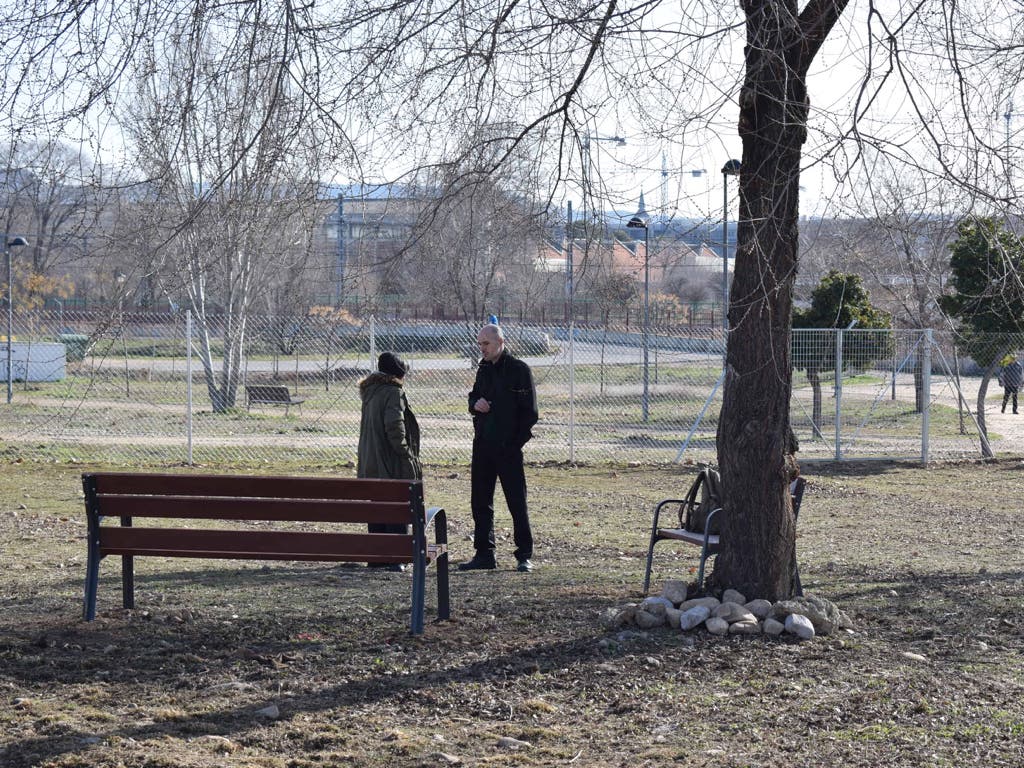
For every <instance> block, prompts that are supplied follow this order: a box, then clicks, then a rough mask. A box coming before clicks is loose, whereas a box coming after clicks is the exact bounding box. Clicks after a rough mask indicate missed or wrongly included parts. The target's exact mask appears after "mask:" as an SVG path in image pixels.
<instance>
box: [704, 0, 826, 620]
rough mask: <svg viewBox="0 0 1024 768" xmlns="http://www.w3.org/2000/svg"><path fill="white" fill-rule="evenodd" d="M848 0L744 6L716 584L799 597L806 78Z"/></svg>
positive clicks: (771, 0) (763, 0)
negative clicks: (795, 411)
mask: <svg viewBox="0 0 1024 768" xmlns="http://www.w3.org/2000/svg"><path fill="white" fill-rule="evenodd" d="M844 7H845V2H835V0H822V2H815V0H811V2H810V3H809V4H808V5H807V6H806V7H805V8H804V11H803V12H802V13H800V12H799V10H798V8H797V5H796V3H795V2H792V1H791V0H786V1H779V0H744V1H743V9H744V12H745V15H746V20H747V23H746V27H747V45H746V49H745V60H746V76H745V80H744V85H743V89H742V91H741V92H740V122H739V132H740V137H741V138H742V140H743V156H742V160H741V162H742V170H741V173H740V185H739V186H740V203H739V225H738V230H737V232H738V234H737V251H736V266H735V270H734V277H733V284H732V290H731V292H730V296H731V298H730V301H729V329H730V332H729V339H728V348H727V352H726V376H725V390H724V393H723V403H722V412H721V417H720V419H719V426H718V462H719V468H720V470H721V473H722V485H723V490H724V496H725V505H724V506H725V509H726V510H727V512H728V514H727V515H726V519H725V525H724V530H723V536H722V540H723V550H722V552H721V553H720V554H719V555H718V557H717V559H716V562H715V570H714V573H713V574H712V586H713V587H716V588H726V587H733V588H736V589H738V590H740V591H741V592H743V594H745V595H746V596H747V597H748V598H754V597H763V598H767V599H769V600H777V599H781V598H785V597H789V596H791V595H792V593H793V563H794V557H795V541H796V526H795V524H794V521H793V513H792V509H791V506H790V500H789V493H788V484H789V480H790V478H789V471H788V469H787V467H788V464H787V458H786V453H787V450H789V446H790V441H789V439H788V438H789V436H790V428H789V403H790V391H791V388H792V368H791V364H790V328H791V325H792V305H793V283H794V279H795V277H796V267H797V242H798V241H797V221H798V215H799V200H798V194H799V185H800V159H801V152H802V146H803V143H804V141H805V139H806V135H807V114H808V100H807V90H806V75H807V69H808V67H809V65H810V62H811V61H812V60H813V58H814V56H815V54H816V53H817V51H818V49H819V47H820V45H821V43H822V42H823V40H824V38H825V36H826V35H827V34H828V32H829V30H830V29H831V28H832V27H833V26H834V24H835V21H836V20H837V19H838V18H839V16H840V15H841V13H842V11H843V8H844Z"/></svg>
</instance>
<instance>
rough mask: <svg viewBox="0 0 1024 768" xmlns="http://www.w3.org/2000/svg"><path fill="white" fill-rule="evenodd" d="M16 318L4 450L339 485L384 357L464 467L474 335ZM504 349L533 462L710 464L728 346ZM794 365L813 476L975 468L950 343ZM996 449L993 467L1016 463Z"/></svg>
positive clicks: (840, 352) (577, 332)
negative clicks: (307, 471)
mask: <svg viewBox="0 0 1024 768" xmlns="http://www.w3.org/2000/svg"><path fill="white" fill-rule="evenodd" d="M14 317H15V322H14V333H13V334H12V335H11V338H10V340H9V343H8V344H7V347H6V349H3V350H0V355H2V356H3V358H4V362H3V363H0V372H3V373H4V377H5V379H6V382H5V383H6V384H7V392H8V397H7V403H6V405H4V406H3V409H2V411H0V413H2V416H0V440H2V441H3V443H4V445H5V446H6V447H7V448H8V450H10V449H12V448H16V449H17V450H19V451H40V452H45V453H46V454H47V455H51V456H56V457H62V458H65V459H67V458H74V457H77V456H83V455H85V456H88V457H89V458H90V460H91V461H95V460H98V459H104V460H108V461H110V462H114V463H129V464H131V463H136V462H137V463H153V462H157V463H172V464H173V463H187V464H198V465H204V466H217V465H228V464H242V465H252V464H256V465H274V464H285V463H287V464H288V465H289V466H292V467H295V466H302V465H308V466H311V467H313V466H317V467H322V466H336V465H345V464H348V463H350V462H354V461H355V458H356V446H357V442H358V431H359V413H360V398H359V387H358V384H359V381H360V380H361V379H362V378H363V377H364V376H365V375H366V374H367V373H368V372H369V371H370V370H371V369H372V368H373V367H374V363H375V361H376V356H377V354H378V353H379V352H381V351H384V350H387V349H390V350H394V351H397V352H398V353H399V354H401V355H402V356H403V357H404V358H405V359H406V361H407V362H408V363H409V365H410V373H409V375H408V377H407V379H406V388H407V390H408V395H409V401H410V403H411V406H412V408H413V410H414V411H415V413H416V415H417V418H418V420H419V422H420V426H421V430H422V435H423V445H422V457H423V460H424V462H425V463H428V464H439V465H443V464H464V463H466V462H467V461H468V458H469V454H470V448H471V439H472V425H471V420H470V415H469V411H468V402H467V394H468V391H469V389H470V388H471V386H472V383H473V378H474V372H475V366H476V345H475V339H476V332H477V324H475V323H472V324H470V323H467V324H440V323H422V322H419V323H409V322H403V321H400V320H385V319H377V318H373V317H368V318H366V319H365V320H363V321H361V322H358V323H353V322H343V321H340V320H337V321H336V320H334V319H331V317H324V316H295V317H249V318H247V320H246V322H245V324H244V325H241V324H239V322H238V320H237V318H236V319H231V320H230V321H229V319H227V318H222V317H213V318H205V319H204V320H203V321H202V322H200V321H199V320H197V318H195V317H194V316H193V315H192V314H191V313H188V312H182V313H180V314H174V315H154V314H144V313H140V312H114V313H106V314H100V313H89V314H86V313H75V312H71V311H62V312H60V313H57V312H49V311H33V312H26V313H15V316H14ZM504 330H505V333H506V335H507V341H508V346H509V348H510V350H511V351H512V352H513V353H514V354H516V355H517V356H520V357H522V358H524V359H525V360H526V361H527V362H528V363H529V364H530V365H531V367H532V369H533V373H534V378H535V381H536V385H537V392H538V400H539V404H540V412H541V420H540V423H539V424H538V425H537V427H536V428H535V430H534V431H535V438H534V440H533V441H532V442H531V444H530V445H529V446H528V448H527V458H528V460H531V461H551V462H604V461H612V462H630V461H641V462H674V461H686V460H692V461H714V460H715V433H716V429H717V426H718V413H719V410H720V408H721V395H722V385H723V379H724V374H723V350H724V338H723V332H722V330H721V329H719V328H712V327H707V328H703V329H700V328H686V329H669V328H657V327H652V328H650V329H648V332H647V333H645V332H644V329H642V328H640V327H636V326H631V327H599V326H590V327H575V326H573V327H569V328H566V327H554V326H549V327H539V326H517V325H510V326H504ZM232 339H235V340H236V342H237V343H236V345H235V346H234V347H233V346H232ZM1016 343H1017V344H1018V345H1019V344H1021V343H1022V342H1021V340H1016ZM225 360H226V361H227V362H225ZM791 360H792V367H793V379H792V381H793V392H792V424H793V429H794V432H795V434H796V436H797V438H798V440H799V442H800V453H799V457H800V459H801V461H806V460H814V459H831V460H834V459H839V460H855V459H858V460H860V459H909V460H925V461H926V460H928V459H938V458H952V457H963V456H978V455H980V439H979V426H978V420H977V413H976V411H977V394H978V389H979V385H980V383H981V381H982V371H981V370H980V368H979V366H978V365H977V364H976V363H975V362H974V361H972V360H971V359H970V358H969V357H968V356H967V355H966V354H965V351H964V350H963V349H961V348H960V347H959V346H958V342H957V339H956V338H955V337H954V336H953V335H952V334H950V333H939V332H935V331H931V330H894V331H866V330H857V329H853V330H797V331H794V333H793V346H792V350H791ZM779 375H780V376H781V375H784V371H780V372H779ZM268 384H275V385H282V386H285V387H287V388H288V391H289V394H290V396H291V397H293V398H296V399H302V400H303V402H302V403H301V405H292V406H290V407H289V408H288V409H287V410H286V409H285V408H284V407H282V406H276V405H270V404H263V403H256V404H252V405H251V406H250V407H247V402H246V387H247V386H253V385H268ZM988 394H989V395H990V397H989V401H990V404H989V411H990V412H992V411H995V412H998V409H997V408H995V407H993V403H994V404H995V405H998V400H997V398H998V397H999V396H1000V394H1001V390H999V389H998V387H996V386H995V382H994V381H993V382H992V387H990V388H989V392H988ZM989 432H990V435H989V439H990V443H991V447H992V449H993V451H994V452H996V453H999V452H1004V453H1006V452H1017V451H1019V450H1020V447H1019V446H1018V445H1017V444H1016V442H1015V441H1014V440H1013V439H1011V438H1010V437H1009V436H1006V435H1001V434H999V432H998V430H996V429H993V428H992V427H991V426H990V429H989Z"/></svg>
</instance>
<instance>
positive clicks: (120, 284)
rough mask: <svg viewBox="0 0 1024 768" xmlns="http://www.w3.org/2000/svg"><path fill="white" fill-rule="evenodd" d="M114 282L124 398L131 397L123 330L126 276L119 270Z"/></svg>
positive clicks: (129, 372)
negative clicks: (122, 361) (122, 366)
mask: <svg viewBox="0 0 1024 768" xmlns="http://www.w3.org/2000/svg"><path fill="white" fill-rule="evenodd" d="M114 281H115V282H116V283H117V325H118V333H119V334H120V336H121V351H122V352H124V396H125V397H131V396H132V389H131V369H130V368H129V366H128V339H127V338H126V335H125V330H124V291H125V283H126V282H127V281H128V275H126V274H125V273H124V272H122V271H121V270H117V272H115V273H114Z"/></svg>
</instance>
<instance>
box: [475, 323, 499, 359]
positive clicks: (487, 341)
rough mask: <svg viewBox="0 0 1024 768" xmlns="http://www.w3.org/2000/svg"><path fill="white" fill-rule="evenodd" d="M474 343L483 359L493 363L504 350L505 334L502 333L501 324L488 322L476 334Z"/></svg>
mask: <svg viewBox="0 0 1024 768" xmlns="http://www.w3.org/2000/svg"><path fill="white" fill-rule="evenodd" d="M476 343H477V346H478V347H480V354H481V355H482V356H483V358H484V360H486V361H487V362H489V363H493V362H494V361H495V360H497V359H498V358H499V357H501V353H502V352H504V351H505V334H504V333H502V331H501V326H498V325H495V324H494V323H488V324H487V325H485V326H484V327H483V328H481V329H480V333H478V334H477V335H476Z"/></svg>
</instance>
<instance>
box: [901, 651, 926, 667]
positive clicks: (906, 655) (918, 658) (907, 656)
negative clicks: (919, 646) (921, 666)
mask: <svg viewBox="0 0 1024 768" xmlns="http://www.w3.org/2000/svg"><path fill="white" fill-rule="evenodd" d="M900 656H902V657H903V658H905V659H910V660H911V661H923V662H924V663H925V664H927V663H928V657H927V656H922V655H921V654H920V653H914V652H913V651H904V652H903V653H901V654H900Z"/></svg>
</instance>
